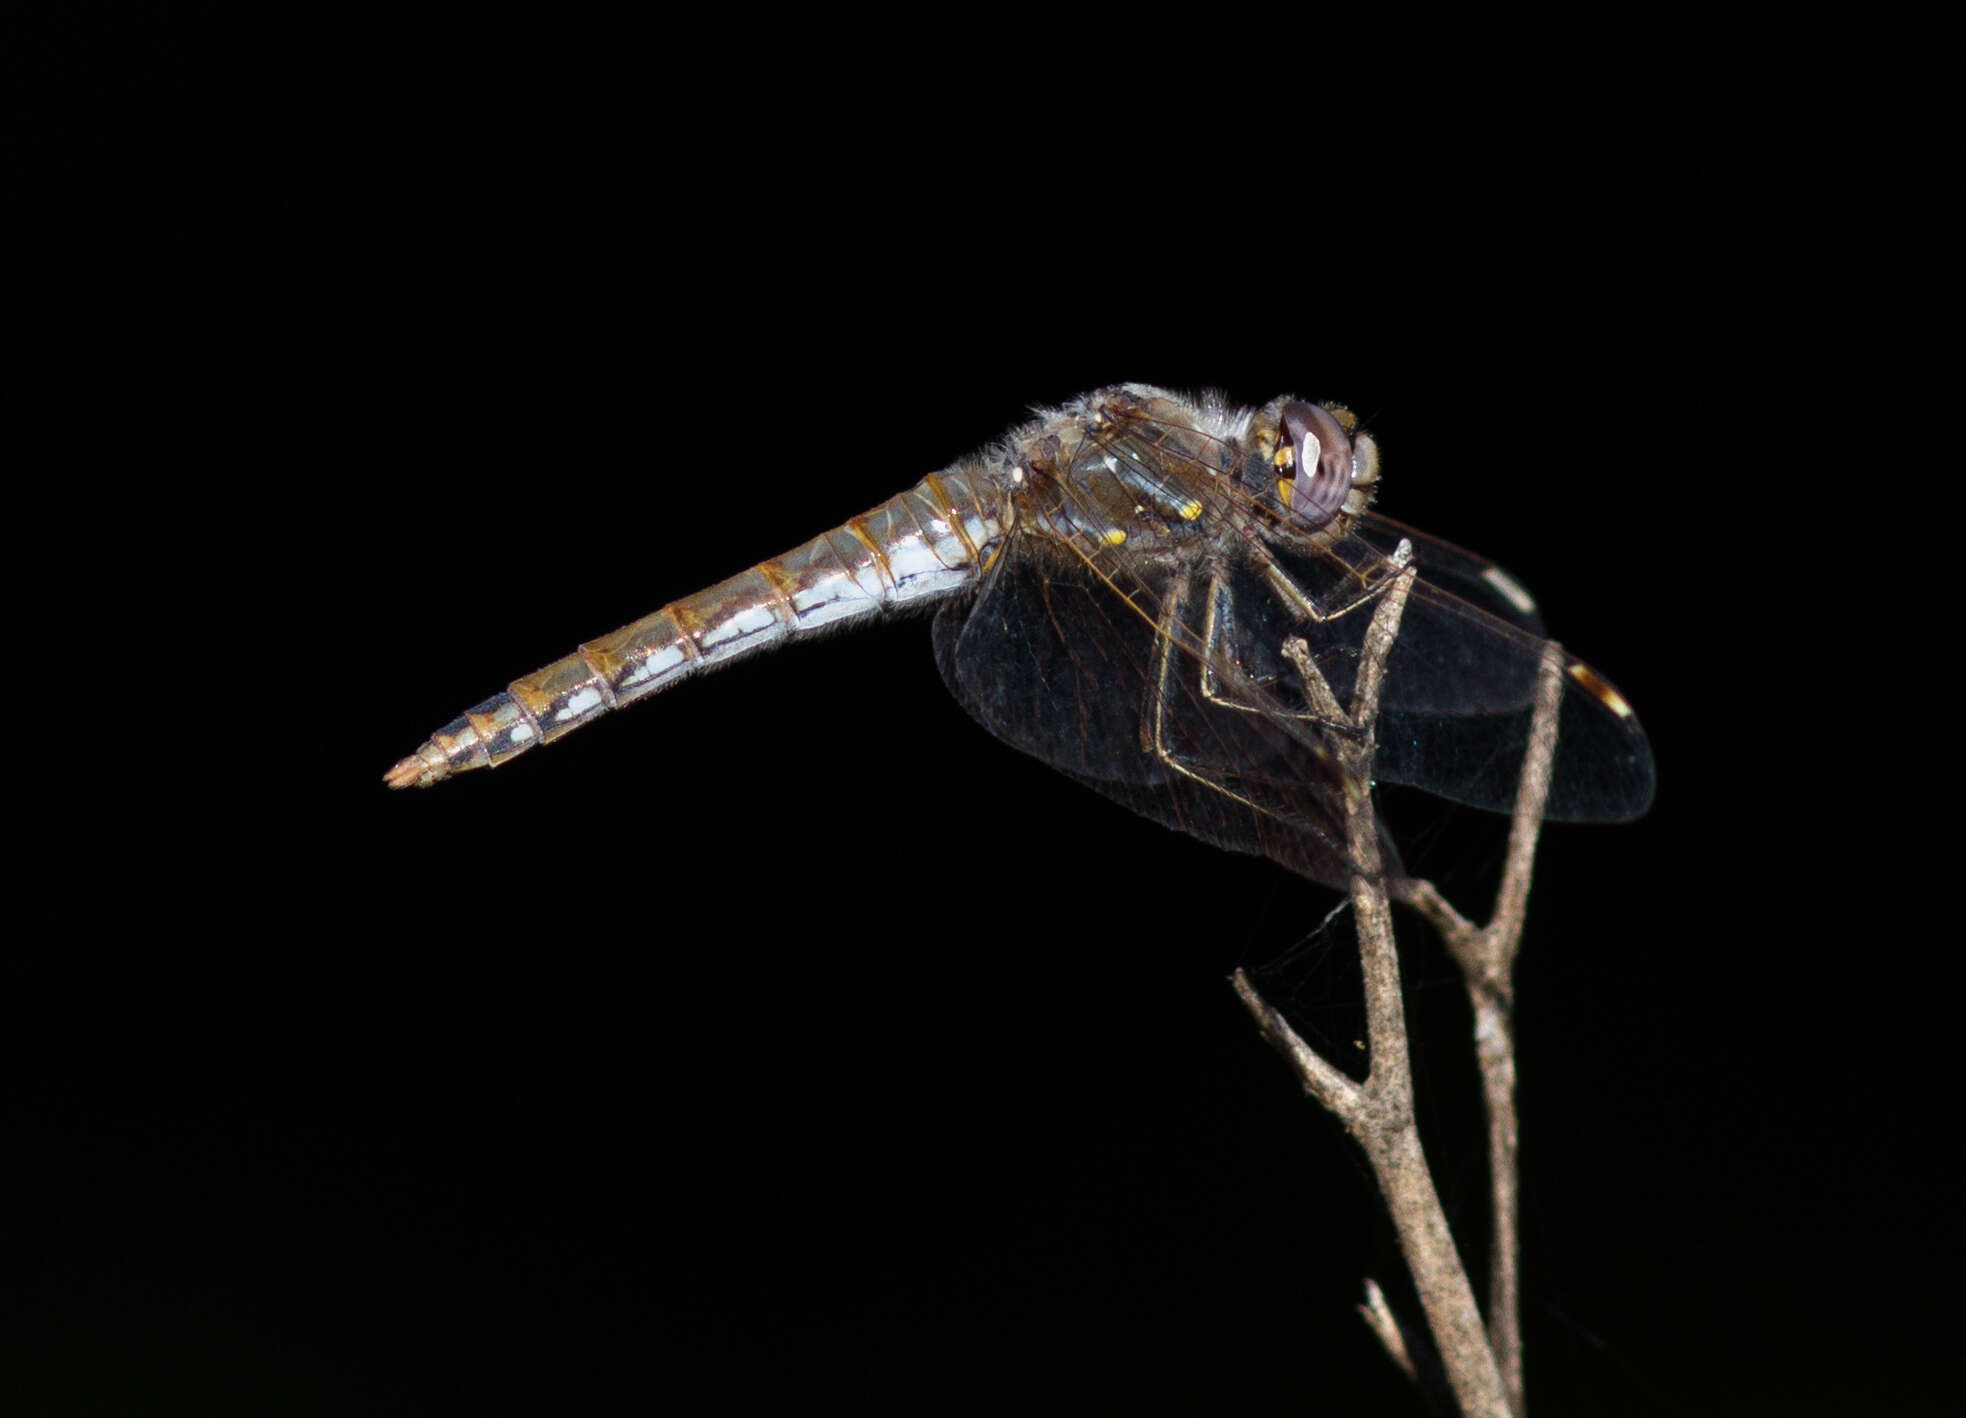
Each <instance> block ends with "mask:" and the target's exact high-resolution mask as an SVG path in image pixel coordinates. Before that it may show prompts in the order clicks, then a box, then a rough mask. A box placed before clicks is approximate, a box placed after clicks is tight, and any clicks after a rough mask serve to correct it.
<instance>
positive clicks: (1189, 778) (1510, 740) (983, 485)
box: [386, 384, 1653, 889]
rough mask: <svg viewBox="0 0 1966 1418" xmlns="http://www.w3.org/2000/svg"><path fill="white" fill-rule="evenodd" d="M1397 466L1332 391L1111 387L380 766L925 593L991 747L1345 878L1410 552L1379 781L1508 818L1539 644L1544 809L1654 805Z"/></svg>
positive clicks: (1156, 812) (475, 740)
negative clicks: (1545, 749) (1353, 751)
mask: <svg viewBox="0 0 1966 1418" xmlns="http://www.w3.org/2000/svg"><path fill="white" fill-rule="evenodd" d="M1379 471H1380V459H1379V449H1378V445H1377V442H1376V441H1375V440H1374V438H1373V437H1372V435H1371V434H1370V433H1368V432H1367V431H1365V430H1364V429H1363V428H1361V427H1360V425H1359V422H1358V420H1357V418H1356V417H1355V416H1354V415H1353V414H1352V412H1351V411H1350V410H1349V409H1347V408H1345V407H1344V406H1343V405H1341V404H1336V403H1313V402H1309V401H1306V400H1302V399H1298V398H1295V397H1290V396H1283V397H1279V398H1276V399H1273V400H1271V401H1270V402H1269V403H1267V404H1264V405H1263V406H1261V407H1260V408H1254V409H1251V408H1246V407H1238V406H1236V405H1235V404H1233V403H1231V402H1230V401H1228V400H1227V399H1226V398H1225V397H1224V396H1222V395H1220V394H1217V393H1207V394H1202V395H1199V396H1193V397H1190V396H1186V395H1181V394H1176V393H1172V392H1169V391H1167V390H1164V389H1159V388H1155V387H1152V386H1150V385H1143V384H1122V385H1116V386H1113V387H1110V388H1105V389H1100V390H1097V391H1095V392H1093V393H1090V394H1085V395H1082V396H1080V397H1078V398H1075V399H1071V400H1069V401H1067V402H1066V403H1064V404H1063V405H1061V406H1059V407H1058V408H1055V409H1048V410H1040V411H1037V414H1036V417H1035V418H1034V419H1033V420H1032V421H1031V422H1029V423H1026V424H1024V425H1023V426H1021V427H1019V428H1017V429H1014V430H1013V431H1011V432H1010V433H1009V434H1008V435H1006V436H1005V437H1004V438H1002V439H1001V440H999V441H998V442H996V443H994V444H992V445H990V446H989V447H987V448H984V449H982V450H981V451H979V452H977V453H974V454H972V455H970V456H968V457H966V458H963V459H960V460H958V461H957V462H955V463H954V464H952V465H951V466H949V467H947V468H944V469H942V470H941V471H939V472H935V473H931V474H929V475H928V476H927V477H925V478H923V479H922V480H921V482H919V483H917V484H916V485H915V486H914V487H912V488H909V489H908V490H906V491H905V492H902V493H899V494H897V495H896V496H894V497H892V498H890V499H888V500H887V501H886V502H883V503H882V504H881V505H880V506H878V507H875V508H873V509H871V510H869V511H867V512H864V513H862V514H860V515H859V516H856V517H851V518H849V519H848V520H847V521H846V522H844V523H842V524H841V525H840V526H838V527H835V528H833V529H832V530H831V531H828V532H824V533H821V534H820V535H819V536H817V537H814V538H813V539H812V540H811V541H808V542H806V543H805V544H804V545H803V546H800V547H797V548H794V549H793V550H791V551H788V552H785V553H783V554H782V555H780V556H776V557H773V558H771V559H770V560H767V561H762V562H759V563H758V564H757V565H755V566H753V567H751V568H750V569H749V570H748V571H743V572H740V573H738V574H737V575H735V576H733V577H731V578H729V579H728V580H726V581H722V582H720V583H718V584H717V585H714V586H711V587H709V588H707V589H705V590H701V591H698V592H696V593H695V594H694V595H690V596H686V597H684V598H683V599H681V600H678V601H674V602H671V603H670V604H669V605H666V606H664V607H662V608H661V609H660V610H657V611H655V612H653V613H652V614H650V615H647V616H644V617H643V618H642V619H640V620H637V621H635V622H633V623H632V624H629V625H626V626H623V627H622V628H621V629H619V630H616V631H614V632H613V633H612V634H608V635H603V636H601V637H600V638H599V639H596V640H590V641H588V642H587V643H586V644H584V645H581V646H580V647H579V648H578V649H577V650H575V651H574V652H573V653H572V654H570V655H568V656H566V657H565V658H563V659H560V660H556V661H554V662H553V663H552V664H550V665H547V666H546V667H545V668H543V669H540V670H536V671H534V672H533V673H532V674H529V675H526V676H524V677H522V678H520V679H516V680H514V681H512V682H511V683H510V684H509V685H507V686H506V688H505V689H504V690H503V691H501V692H500V693H498V694H495V695H493V696H492V697H491V698H489V699H487V700H485V701H484V702H483V703H481V704H479V705H477V706H476V707H474V708H472V709H470V710H467V711H466V712H465V713H464V714H462V715H460V716H459V717H458V718H456V719H454V720H452V721H451V722H450V723H448V724H446V725H445V726H444V727H442V728H441V729H439V730H437V732H436V733H435V734H433V735H432V736H431V737H430V738H429V739H428V740H427V741H426V742H425V743H424V744H423V745H422V746H421V747H420V748H418V749H417V751H416V752H415V753H413V754H411V755H410V756H409V757H407V758H404V759H403V760H402V761H401V762H399V763H398V764H396V766H395V767H394V768H392V769H390V770H389V772H388V774H387V775H386V781H387V782H388V783H389V785H390V786H392V787H396V788H407V787H412V786H416V787H428V786H431V785H432V784H435V783H437V782H439V781H441V780H443V779H446V778H450V777H454V776H456V775H457V774H459V773H463V772H467V771H471V770H475V769H479V768H491V767H497V766H499V765H501V764H503V763H506V762H509V761H510V760H511V759H513V758H515V757H517V756H518V755H520V754H521V753H524V752H526V751H528V750H530V749H531V748H533V747H534V746H536V745H539V744H545V743H551V742H553V741H554V740H555V739H558V738H561V737H562V736H564V735H566V734H568V733H571V732H572V731H573V730H575V729H577V728H579V727H580V726H582V725H583V724H586V723H589V722H590V721H592V720H593V719H595V718H597V717H599V716H600V715H602V714H605V713H607V712H609V711H611V710H614V709H617V708H620V707H621V706H623V705H626V704H630V703H632V702H634V701H635V700H637V699H643V698H646V697H648V696H649V695H652V694H654V693H656V692H657V691H659V690H663V689H667V688H669V687H670V686H671V685H674V684H676V683H678V682H679V681H681V680H683V679H686V678H688V677H689V676H691V675H694V674H698V673H701V672H702V671H705V670H708V669H712V668H714V667H716V666H719V665H723V664H728V663H730V662H731V661H733V660H736V659H738V658H740V657H742V656H745V655H749V654H752V653H754V652H756V651H759V650H762V649H765V648H767V647H769V646H776V645H780V644H783V643H785V642H787V641H789V640H792V639H794V638H797V637H799V636H803V635H808V634H810V633H812V632H814V631H819V630H830V629H834V628H837V627H839V626H841V625H843V624H845V623H847V622H851V621H856V620H865V619H868V618H871V617H874V616H878V615H881V614H884V613H890V612H895V611H900V610H906V609H908V608H914V607H924V606H932V607H934V609H935V614H934V634H933V640H934V649H935V657H936V663H937V666H938V668H939V669H940V671H941V674H942V678H943V680H944V682H945V683H946V684H947V685H948V687H949V689H950V690H951V692H953V693H954V695H955V697H956V699H957V700H958V701H959V702H960V703H961V704H962V706H963V707H964V709H966V710H967V711H968V712H969V714H970V715H971V716H972V717H973V718H975V719H976V720H977V721H978V722H979V723H980V724H982V726H983V727H984V728H986V729H988V730H989V731H990V732H991V733H992V734H994V735H995V736H996V737H997V738H998V739H1000V740H1002V741H1003V742H1004V743H1006V744H1009V745H1010V746H1012V747H1013V748H1016V749H1019V750H1022V751H1023V752H1025V753H1028V754H1031V755H1034V756H1035V757H1037V758H1039V759H1042V760H1043V761H1045V762H1046V763H1048V764H1050V765H1051V766H1052V767H1054V768H1056V769H1058V770H1059V771H1061V772H1063V773H1065V774H1066V775H1067V776H1069V777H1071V778H1073V779H1076V780H1077V781H1078V782H1080V783H1083V784H1085V785H1086V786H1088V787H1090V788H1092V789H1094V790H1095V791H1097V792H1099V793H1102V794H1104V795H1105V796H1106V797H1108V798H1111V799H1113V800H1115V801H1117V802H1119V803H1121V804H1123V805H1125V806H1126V807H1128V808H1131V809H1133V810H1134V811H1136V812H1139V813H1142V814H1144V815H1145V816H1147V817H1149V818H1152V819H1154V820H1156V821H1159V822H1161V823H1163V824H1165V825H1167V826H1169V827H1172V828H1175V829H1177V830H1179V831H1182V832H1186V833H1189V834H1191V835H1193V836H1195V837H1198V838H1200V839H1202V840H1204V841H1207V842H1211V843H1214V844H1215V845H1217V846H1220V847H1224V848H1227V849H1229V850H1232V851H1239V852H1248V853H1256V854H1260V855H1262V856H1265V857H1268V858H1270V859H1271V860H1273V861H1275V862H1277V863H1279V864H1280V865H1282V866H1284V867H1286V868H1288V869H1289V870H1291V871H1294V872H1297V873H1298V874H1300V875H1303V876H1306V877H1309V878H1310V879H1312V880H1314V881H1318V882H1322V883H1325V884H1327V885H1332V886H1338V887H1340V888H1341V889H1342V888H1343V887H1344V886H1345V884H1346V882H1347V880H1348V878H1349V876H1350V874H1351V873H1352V871H1353V869H1354V868H1353V862H1352V859H1351V855H1350V853H1349V852H1348V850H1347V848H1346V840H1347V839H1346V831H1345V809H1344V802H1345V792H1346V782H1345V774H1344V771H1343V769H1342V768H1341V766H1340V758H1341V755H1340V754H1339V753H1338V752H1337V751H1336V749H1337V747H1338V746H1339V738H1340V736H1343V735H1347V734H1354V735H1355V734H1357V733H1359V732H1360V730H1359V729H1358V728H1357V727H1356V726H1354V725H1352V724H1351V723H1349V722H1348V721H1343V720H1341V719H1337V718H1334V717H1333V716H1332V714H1331V712H1330V706H1331V704H1332V702H1333V697H1334V696H1336V698H1337V701H1338V702H1339V703H1343V702H1344V701H1345V700H1346V699H1348V698H1349V696H1350V694H1351V692H1352V688H1353V682H1354V678H1355V675H1356V672H1357V668H1358V665H1359V663H1360V657H1361V654H1362V653H1363V650H1364V639H1365V630H1366V627H1367V624H1368V623H1369V621H1370V619H1371V609H1372V607H1373V606H1374V605H1375V604H1376V603H1377V602H1378V600H1379V599H1380V597H1382V596H1383V595H1384V594H1385V592H1386V591H1387V590H1388V589H1389V588H1390V587H1391V585H1392V584H1393V581H1394V580H1395V578H1397V577H1398V576H1400V575H1402V574H1406V572H1405V568H1406V567H1407V566H1408V565H1409V564H1410V565H1411V567H1412V568H1413V573H1412V574H1413V578H1414V579H1413V581H1412V584H1411V589H1410V592H1409V594H1408V600H1407V605H1406V609H1405V614H1404V618H1403V619H1402V621H1401V622H1400V627H1399V630H1398V638H1397V640H1396V641H1395V643H1394V646H1393V649H1392V652H1391V655H1390V658H1389V659H1388V660H1387V662H1386V665H1385V671H1384V679H1383V682H1382V686H1381V689H1380V696H1379V699H1380V705H1379V714H1378V718H1377V722H1376V726H1375V728H1376V735H1377V750H1376V757H1375V758H1374V759H1373V774H1374V777H1375V779H1376V780H1377V781H1379V782H1390V783H1397V784H1404V785H1407V786H1410V787H1413V788H1418V789H1421V790H1424V791H1425V792H1428V793H1432V794H1435V795H1437V796H1440V797H1443V798H1446V799H1449V800H1451V801H1454V802H1459V803H1463V804H1468V805H1471V806H1473V807H1476V808H1482V809H1487V810H1490V811H1495V812H1507V811H1509V810H1510V809H1511V808H1512V806H1513V804H1514V798H1515V790H1516V783H1517V779H1518V776H1519V773H1520V769H1521V764H1522V760H1523V756H1524V753H1525V752H1526V750H1527V747H1528V742H1529V726H1530V715H1531V711H1532V707H1533V701H1534V698H1535V692H1536V685H1537V679H1538V675H1539V673H1540V672H1541V668H1542V665H1543V662H1544V658H1545V655H1546V654H1549V655H1553V656H1555V657H1557V659H1558V662H1559V663H1560V664H1561V667H1562V685H1563V691H1562V700H1561V705H1560V708H1559V718H1558V721H1557V724H1558V736H1557V751H1556V758H1555V761H1554V763H1553V765H1552V776H1551V785H1550V792H1549V798H1548V802H1547V804H1546V807H1545V810H1544V811H1545V816H1546V817H1549V818H1553V819H1557V820H1563V821H1598V822H1615V821H1623V820H1627V819H1630V818H1633V817H1636V816H1638V815H1639V814H1641V813H1642V812H1644V810H1645V809H1646V807H1647V806H1648V805H1649V803H1650V801H1651V798H1652V792H1653V764H1652V755H1651V751H1650V747H1649V745H1648V744H1647V741H1646V737H1645V732H1644V730H1643V729H1642V728H1641V727H1640V725H1639V722H1638V719H1637V717H1636V715H1635V714H1634V712H1633V710H1632V708H1631V705H1630V704H1629V703H1628V702H1627V701H1626V700H1625V698H1624V697H1623V696H1622V695H1621V694H1619V693H1618V691H1617V690H1616V689H1615V688H1613V687H1612V685H1611V683H1610V681H1609V680H1607V679H1605V678H1604V677H1603V676H1601V675H1599V674H1598V673H1597V672H1596V671H1594V670H1592V669H1591V668H1590V667H1589V666H1588V665H1586V664H1585V663H1584V662H1583V661H1581V660H1578V659H1576V658H1575V657H1573V656H1571V655H1569V654H1568V653H1567V652H1565V651H1563V650H1562V649H1561V648H1560V647H1557V646H1555V645H1554V643H1553V642H1551V641H1548V640H1547V639H1546V638H1545V637H1544V634H1543V626H1542V621H1541V619H1540V617H1539V615H1538V612H1537V608H1536V603H1535V602H1534V600H1533V599H1532V598H1531V597H1530V595H1529V593H1528V592H1527V591H1526V590H1524V589H1523V587H1522V586H1521V585H1520V584H1519V583H1518V582H1517V581H1515V579H1514V578H1512V577H1510V576H1509V575H1508V574H1507V573H1506V572H1504V571H1502V570H1501V569H1500V568H1499V567H1497V566H1495V565H1494V564H1492V563H1491V562H1488V561H1486V560H1484V559H1482V558H1481V557H1478V556H1476V555H1474V554H1472V553H1470V552H1466V551H1463V550H1461V549H1460V548H1458V547H1455V546H1452V545H1450V544H1449V543H1446V542H1443V541H1439V540H1436V539H1434V538H1432V537H1429V536H1427V535H1425V534H1424V533H1421V532H1419V531H1417V530H1415V529H1414V528H1411V527H1408V526H1405V525H1403V524H1401V523H1399V522H1396V521H1393V520H1392V519H1390V518H1388V517H1385V516H1382V515H1380V514H1378V513H1376V512H1373V511H1372V510H1370V504H1371V502H1372V500H1373V497H1374V494H1375V493H1376V492H1377V490H1378V483H1379ZM1293 642H1294V643H1295V648H1294V650H1292V651H1290V652H1288V653H1287V651H1286V647H1287V646H1291V645H1292V644H1293ZM1306 652H1308V654H1306ZM1307 673H1316V674H1318V675H1321V676H1322V677H1323V680H1324V682H1325V688H1326V689H1327V690H1328V691H1329V692H1328V693H1324V694H1321V695H1320V694H1314V693H1313V691H1312V689H1311V687H1310V686H1309V685H1308V684H1307V682H1306V675H1307ZM1320 706H1323V709H1322V712H1321V711H1320ZM1385 849H1386V851H1387V852H1390V851H1391V844H1390V843H1387V844H1385ZM1387 860H1389V861H1390V862H1391V866H1389V867H1387V868H1386V869H1387V870H1389V871H1392V872H1394V873H1397V871H1398V865H1397V857H1396V855H1394V856H1391V857H1389V858H1388V859H1387Z"/></svg>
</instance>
